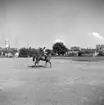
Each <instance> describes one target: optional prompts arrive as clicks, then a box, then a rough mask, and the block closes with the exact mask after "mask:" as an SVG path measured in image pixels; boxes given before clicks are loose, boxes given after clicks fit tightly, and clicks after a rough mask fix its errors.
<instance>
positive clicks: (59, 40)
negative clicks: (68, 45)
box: [53, 39, 64, 43]
mask: <svg viewBox="0 0 104 105" xmlns="http://www.w3.org/2000/svg"><path fill="white" fill-rule="evenodd" d="M56 42H63V43H64V41H63V40H61V39H56V40H54V41H53V43H56Z"/></svg>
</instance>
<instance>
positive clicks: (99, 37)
mask: <svg viewBox="0 0 104 105" xmlns="http://www.w3.org/2000/svg"><path fill="white" fill-rule="evenodd" d="M90 35H92V36H95V37H96V38H98V39H104V37H102V36H101V35H100V34H99V33H97V32H92V33H90Z"/></svg>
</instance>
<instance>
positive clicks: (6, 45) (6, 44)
mask: <svg viewBox="0 0 104 105" xmlns="http://www.w3.org/2000/svg"><path fill="white" fill-rule="evenodd" d="M5 47H6V48H7V49H8V48H9V47H10V44H9V40H8V39H6V40H5Z"/></svg>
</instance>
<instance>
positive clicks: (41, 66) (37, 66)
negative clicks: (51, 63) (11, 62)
mask: <svg viewBox="0 0 104 105" xmlns="http://www.w3.org/2000/svg"><path fill="white" fill-rule="evenodd" d="M28 67H30V68H46V67H45V66H43V65H36V66H35V65H31V66H28Z"/></svg>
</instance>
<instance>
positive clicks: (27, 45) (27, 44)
mask: <svg viewBox="0 0 104 105" xmlns="http://www.w3.org/2000/svg"><path fill="white" fill-rule="evenodd" d="M28 47H29V43H28V41H27V58H28V57H29V55H28V49H29V48H28Z"/></svg>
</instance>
